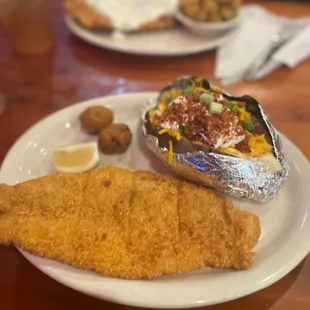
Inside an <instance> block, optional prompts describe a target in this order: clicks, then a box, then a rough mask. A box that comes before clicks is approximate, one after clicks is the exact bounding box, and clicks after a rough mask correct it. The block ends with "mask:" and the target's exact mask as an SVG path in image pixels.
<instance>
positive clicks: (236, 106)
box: [231, 103, 239, 112]
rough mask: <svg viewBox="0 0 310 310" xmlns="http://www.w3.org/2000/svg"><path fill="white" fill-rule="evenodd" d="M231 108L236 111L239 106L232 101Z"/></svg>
mask: <svg viewBox="0 0 310 310" xmlns="http://www.w3.org/2000/svg"><path fill="white" fill-rule="evenodd" d="M231 110H232V111H234V112H237V111H238V110H239V106H238V105H237V104H235V103H233V106H232V108H231Z"/></svg>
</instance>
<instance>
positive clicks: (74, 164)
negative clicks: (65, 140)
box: [54, 143, 99, 174]
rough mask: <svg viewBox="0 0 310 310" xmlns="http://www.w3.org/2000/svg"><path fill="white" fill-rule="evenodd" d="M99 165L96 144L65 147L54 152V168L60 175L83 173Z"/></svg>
mask: <svg viewBox="0 0 310 310" xmlns="http://www.w3.org/2000/svg"><path fill="white" fill-rule="evenodd" d="M98 163H99V152H98V145H97V143H85V144H78V145H72V146H66V147H63V148H59V149H56V150H55V151H54V166H55V169H56V171H58V172H61V173H72V174H74V173H83V172H86V171H89V170H91V169H92V168H94V167H95V166H96V165H98Z"/></svg>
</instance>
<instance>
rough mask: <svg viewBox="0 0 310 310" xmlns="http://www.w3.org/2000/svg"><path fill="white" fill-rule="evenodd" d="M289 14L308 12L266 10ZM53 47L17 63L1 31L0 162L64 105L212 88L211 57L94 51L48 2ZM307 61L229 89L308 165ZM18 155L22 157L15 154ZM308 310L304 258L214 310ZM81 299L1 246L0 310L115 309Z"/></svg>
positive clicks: (305, 8)
mask: <svg viewBox="0 0 310 310" xmlns="http://www.w3.org/2000/svg"><path fill="white" fill-rule="evenodd" d="M264 5H265V6H266V7H268V8H269V9H270V10H272V11H274V12H277V13H281V14H285V15H289V16H301V15H303V14H310V5H302V4H293V3H292V4H290V3H282V4H281V3H268V4H267V3H266V4H264ZM53 15H54V22H55V38H56V45H55V48H54V49H53V50H52V51H50V52H47V53H45V54H43V55H40V56H37V57H33V58H31V57H22V56H18V55H16V54H15V53H14V51H13V50H12V49H11V46H10V43H9V41H8V39H7V37H6V36H5V34H4V33H3V32H1V31H0V90H1V91H2V92H3V94H4V95H5V98H6V100H7V104H8V107H7V109H6V111H5V113H4V114H3V115H1V116H0V162H1V161H2V159H3V158H4V156H5V154H6V152H7V151H8V149H9V147H10V146H11V145H12V144H13V143H14V141H15V140H16V139H17V138H18V137H19V136H20V135H21V134H22V133H23V132H24V131H25V130H26V129H28V128H29V127H30V126H31V125H32V124H34V123H35V122H37V121H38V120H40V119H41V118H43V117H45V116H47V115H48V114H50V113H53V112H55V111H56V110H58V109H61V108H63V107H65V106H68V105H71V104H74V103H76V102H79V101H82V100H85V99H89V98H95V97H98V96H103V95H110V94H117V93H124V92H136V91H145V90H158V89H159V88H160V87H161V86H163V85H164V84H165V83H167V82H168V81H170V80H173V79H174V78H176V77H177V76H179V75H183V74H188V73H190V74H202V75H207V76H209V77H210V79H211V80H212V81H214V82H217V81H216V80H215V79H214V76H213V72H214V53H213V52H209V53H202V54H199V55H195V56H187V57H176V58H154V57H152V58H151V57H141V56H139V57H138V56H129V55H124V54H119V53H115V52H111V51H106V50H101V49H98V48H96V47H92V46H90V45H88V44H86V43H84V42H82V41H80V40H79V39H77V38H75V37H73V36H72V35H71V34H70V33H69V31H68V30H67V28H66V27H65V25H64V22H63V19H62V8H61V4H60V1H53ZM309 80H310V60H307V61H305V62H304V63H302V64H301V65H300V66H299V67H298V68H296V69H295V70H294V71H291V70H289V69H287V68H281V69H280V70H278V71H277V72H275V73H273V74H272V75H270V76H268V77H267V78H265V79H264V80H262V81H259V82H253V83H240V84H238V85H234V86H231V87H229V88H228V90H229V91H231V92H233V93H235V94H245V93H247V94H251V95H253V96H254V97H256V98H258V99H259V100H260V101H261V102H262V104H263V105H264V107H265V109H266V111H267V112H268V113H269V114H270V116H271V117H272V119H273V121H274V123H275V125H276V126H277V127H278V128H279V130H281V131H282V132H283V133H284V134H285V135H287V136H288V137H289V138H290V139H291V140H292V141H294V143H296V145H298V147H300V149H301V150H302V151H303V152H304V154H305V155H306V156H307V157H308V158H310V143H309V136H308V135H309V133H310V87H309ZM21 156H22V154H21ZM250 307H251V309H253V310H255V309H256V310H266V309H272V310H280V309H281V310H285V309H287V310H288V309H298V310H306V309H310V257H309V256H308V258H306V259H305V260H304V261H303V262H302V263H301V264H300V265H299V266H298V267H297V268H296V269H295V270H294V271H292V272H291V273H290V274H289V275H287V276H286V277H284V278H283V279H282V280H280V281H279V282H278V283H276V284H274V285H272V286H271V287H269V288H267V289H264V290H262V291H260V292H258V293H256V294H253V295H251V296H248V297H245V298H241V299H239V300H236V301H232V302H229V303H226V304H222V305H216V306H213V307H210V308H208V309H210V310H211V309H212V310H220V309H221V310H224V309H229V310H233V309H236V310H245V309H249V308H250ZM121 308H127V307H124V306H119V305H115V304H111V303H108V302H105V301H101V300H96V299H94V298H91V297H88V296H84V295H83V294H80V293H78V292H75V291H73V290H71V289H69V288H67V287H65V286H62V285H61V284H58V283H57V282H55V281H54V280H52V279H50V278H48V277H47V276H45V275H44V274H42V273H41V272H40V271H38V270H37V269H35V268H34V267H32V266H31V265H30V264H29V263H28V262H27V261H26V260H25V259H24V258H23V257H22V256H21V255H20V254H19V253H18V252H17V251H16V250H15V249H14V248H13V247H1V246H0V310H41V309H44V310H49V309H57V310H62V309H92V310H97V309H98V310H99V309H100V310H102V309H121Z"/></svg>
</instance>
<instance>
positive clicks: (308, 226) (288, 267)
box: [0, 92, 310, 309]
mask: <svg viewBox="0 0 310 310" xmlns="http://www.w3.org/2000/svg"><path fill="white" fill-rule="evenodd" d="M157 95H158V92H134V93H124V94H116V95H108V96H102V97H98V98H93V99H89V100H85V101H81V102H79V103H76V104H73V105H70V106H68V107H65V108H63V109H60V110H58V111H56V112H54V113H52V114H50V115H48V116H46V117H44V118H43V119H41V120H40V121H38V122H37V123H35V124H33V125H32V126H31V127H30V128H29V129H28V130H26V131H25V132H24V133H23V134H22V135H21V136H20V137H19V138H18V139H17V140H16V141H15V143H14V144H13V145H12V146H11V148H10V149H9V151H8V152H7V154H6V156H5V158H4V160H3V162H2V165H1V169H0V178H1V179H2V178H3V174H4V173H5V172H4V171H5V169H9V168H4V167H8V166H10V158H11V156H12V154H13V153H14V152H15V151H16V149H18V148H19V147H20V146H19V145H22V144H24V142H23V140H26V139H27V137H28V136H29V135H30V136H31V135H32V134H33V133H34V131H35V130H36V128H37V127H39V126H40V125H42V124H43V123H45V122H46V120H51V119H54V118H57V115H60V114H62V113H64V112H65V111H69V110H71V109H75V108H76V107H77V106H80V107H82V106H84V105H85V106H86V105H91V104H93V103H94V104H95V103H97V104H98V102H101V104H104V101H105V100H106V99H109V98H110V99H111V98H113V97H125V98H126V97H128V96H130V97H137V96H138V97H141V99H142V98H143V100H144V98H150V97H155V96H157ZM282 136H283V137H284V139H285V140H287V141H286V142H288V143H289V144H291V147H293V148H294V152H297V155H298V157H299V159H300V160H302V161H304V163H307V167H306V172H305V175H307V171H309V172H310V163H309V161H308V159H307V158H306V157H305V155H304V154H303V153H302V152H301V150H300V149H299V148H298V147H297V146H296V145H295V144H294V143H293V142H292V141H290V140H289V139H288V138H286V137H285V136H284V135H282ZM309 175H310V173H309ZM307 180H308V179H307ZM309 180H310V178H309ZM309 180H308V181H309ZM309 198H310V196H309V194H307V196H306V199H309ZM309 201H310V200H309ZM309 211H310V210H309ZM307 231H309V232H310V221H309V215H308V214H307V220H306V221H305V227H304V229H303V235H304V234H305V232H307ZM302 243H303V245H304V247H303V250H300V251H298V253H297V254H298V255H294V256H293V257H292V258H291V259H288V260H287V263H286V264H285V265H284V266H281V267H280V268H279V269H278V270H277V271H276V273H275V274H274V275H272V276H271V277H270V278H268V279H267V280H266V281H264V282H263V283H261V282H260V283H258V284H256V285H253V286H251V287H250V289H249V288H247V289H245V290H244V291H241V292H239V294H237V295H234V296H232V295H229V294H227V295H226V296H224V297H222V298H221V299H220V300H216V301H214V300H213V301H210V300H208V299H206V300H204V301H199V302H198V301H195V302H194V301H191V302H188V303H186V304H183V303H182V304H181V303H178V301H177V300H176V301H175V300H173V301H170V302H169V303H168V302H164V303H161V301H160V300H159V301H158V302H157V303H156V304H154V303H152V301H151V302H147V301H145V300H144V301H143V300H139V298H136V299H135V300H124V299H122V298H116V297H115V296H102V295H100V294H96V292H92V291H91V290H88V289H87V288H86V289H85V287H82V288H81V286H79V284H77V285H76V284H75V283H74V281H68V279H67V278H64V277H56V276H55V275H54V274H53V272H50V270H49V269H48V268H47V269H45V268H44V267H46V266H43V267H42V266H40V265H37V264H36V263H35V262H34V261H33V260H32V259H31V258H29V256H31V257H36V256H33V255H31V254H29V253H28V252H25V251H23V250H22V249H20V248H18V247H17V248H18V250H19V251H20V252H21V253H22V255H23V256H24V257H25V258H26V259H27V260H28V261H29V262H30V263H31V264H32V265H34V266H35V267H36V268H37V269H39V270H40V271H42V272H43V273H45V274H46V275H47V276H49V277H51V278H52V279H54V280H55V281H57V282H59V283H61V284H63V285H65V286H68V287H71V288H73V289H75V290H77V291H79V292H81V293H84V294H87V295H89V296H93V297H96V298H100V299H105V300H107V301H111V302H116V303H119V304H123V305H129V306H137V307H145V308H154V307H156V308H166V309H167V308H174V309H176V308H193V307H202V306H207V305H214V304H218V303H223V302H227V301H230V300H234V299H237V298H240V297H244V296H247V295H250V294H252V293H255V292H257V291H259V290H261V289H263V288H266V287H268V286H270V285H272V284H273V283H275V282H277V281H278V280H280V279H281V278H283V277H284V276H286V275H287V274H288V273H289V272H291V271H292V270H293V269H294V268H295V267H296V266H297V265H298V264H299V263H300V262H301V261H302V260H303V259H304V258H305V257H306V256H307V255H308V253H309V250H310V240H309V241H307V242H306V240H305V238H304V239H303V242H302ZM68 282H69V283H68ZM77 283H80V282H77Z"/></svg>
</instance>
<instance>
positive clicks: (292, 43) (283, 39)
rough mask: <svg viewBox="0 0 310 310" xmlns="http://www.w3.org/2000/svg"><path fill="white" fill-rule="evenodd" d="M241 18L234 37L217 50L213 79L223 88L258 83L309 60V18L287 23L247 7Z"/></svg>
mask: <svg viewBox="0 0 310 310" xmlns="http://www.w3.org/2000/svg"><path fill="white" fill-rule="evenodd" d="M241 18H242V24H241V25H240V27H239V28H238V29H237V30H236V34H235V36H234V37H233V38H232V40H230V41H229V42H227V43H226V44H224V45H222V46H221V47H220V48H219V49H218V50H217V56H216V66H215V76H216V77H217V78H218V79H220V80H221V81H222V83H223V84H226V85H227V84H233V83H236V82H239V81H243V80H257V79H261V78H263V77H265V76H266V75H268V74H269V73H271V72H272V71H274V70H276V69H277V68H279V67H280V66H282V65H286V66H288V67H289V68H294V67H295V66H297V65H298V64H299V63H300V62H302V61H303V60H304V59H306V58H307V57H309V56H310V16H307V17H302V18H298V19H289V18H284V17H279V16H276V15H274V14H272V13H270V12H268V11H267V10H265V9H264V8H262V7H260V6H257V5H249V6H245V7H243V8H242V11H241Z"/></svg>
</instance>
